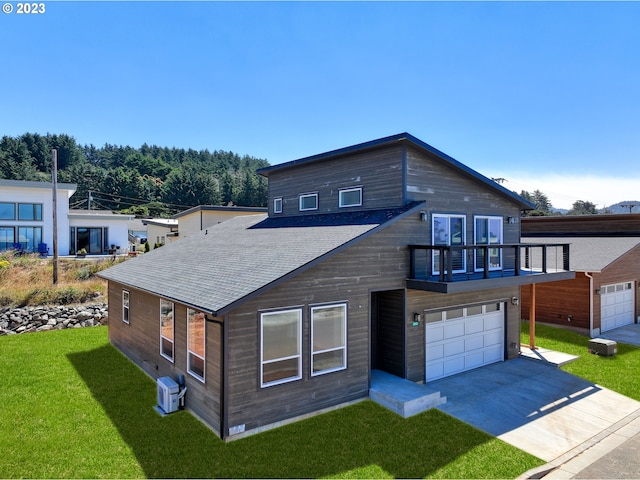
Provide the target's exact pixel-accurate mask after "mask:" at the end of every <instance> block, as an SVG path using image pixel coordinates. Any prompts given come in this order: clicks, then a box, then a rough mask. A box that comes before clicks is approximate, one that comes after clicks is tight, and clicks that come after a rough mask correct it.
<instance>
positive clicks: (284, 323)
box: [260, 308, 302, 387]
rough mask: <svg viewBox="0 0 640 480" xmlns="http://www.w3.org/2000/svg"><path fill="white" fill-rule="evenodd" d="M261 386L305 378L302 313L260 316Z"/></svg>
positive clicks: (267, 313)
mask: <svg viewBox="0 0 640 480" xmlns="http://www.w3.org/2000/svg"><path fill="white" fill-rule="evenodd" d="M260 340H261V341H260V363H261V368H260V385H261V386H262V387H268V386H271V385H277V384H280V383H285V382H291V381H294V380H299V379H300V378H302V309H301V308H294V309H289V310H280V311H276V312H264V313H261V314H260Z"/></svg>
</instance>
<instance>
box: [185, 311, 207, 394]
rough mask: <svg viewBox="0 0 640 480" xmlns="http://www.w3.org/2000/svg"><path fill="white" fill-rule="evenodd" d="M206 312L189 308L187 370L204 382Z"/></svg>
mask: <svg viewBox="0 0 640 480" xmlns="http://www.w3.org/2000/svg"><path fill="white" fill-rule="evenodd" d="M205 334H206V332H205V318H204V313H202V312H199V311H197V310H193V309H191V308H188V309H187V371H188V372H189V373H190V374H191V375H193V376H194V377H195V378H197V379H198V380H200V381H201V382H204V371H205V338H206V337H205Z"/></svg>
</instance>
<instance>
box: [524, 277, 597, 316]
mask: <svg viewBox="0 0 640 480" xmlns="http://www.w3.org/2000/svg"><path fill="white" fill-rule="evenodd" d="M520 291H521V299H522V301H521V306H522V318H523V319H524V320H530V318H529V309H530V308H531V285H524V286H522V287H520ZM589 301H590V300H589V279H588V278H587V277H586V276H585V275H584V273H580V272H576V278H575V279H573V280H562V281H559V282H550V283H540V284H538V285H536V322H546V323H553V324H557V325H566V326H569V327H575V328H589Z"/></svg>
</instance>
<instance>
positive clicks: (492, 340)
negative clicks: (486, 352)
mask: <svg viewBox="0 0 640 480" xmlns="http://www.w3.org/2000/svg"><path fill="white" fill-rule="evenodd" d="M503 339H504V334H503V332H502V330H496V331H493V332H489V333H487V334H485V335H483V340H484V346H485V347H490V346H492V345H502V341H503Z"/></svg>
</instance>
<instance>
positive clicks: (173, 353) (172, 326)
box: [160, 298, 176, 363]
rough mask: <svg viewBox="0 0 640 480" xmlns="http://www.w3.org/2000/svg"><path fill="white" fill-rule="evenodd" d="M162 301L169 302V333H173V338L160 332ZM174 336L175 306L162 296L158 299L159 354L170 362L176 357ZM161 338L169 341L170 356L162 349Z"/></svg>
mask: <svg viewBox="0 0 640 480" xmlns="http://www.w3.org/2000/svg"><path fill="white" fill-rule="evenodd" d="M163 302H167V303H169V304H171V333H173V337H174V338H167V337H165V336H164V335H163V334H162V303H163ZM175 336H176V306H175V303H173V302H170V301H169V300H165V299H164V298H161V299H160V356H162V357H164V358H166V359H167V360H169V361H170V362H171V363H174V362H175V357H176V343H175V340H174V339H175ZM163 340H167V341H169V342H171V357H169V356H167V355H165V353H164V351H163V349H162V341H163Z"/></svg>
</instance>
